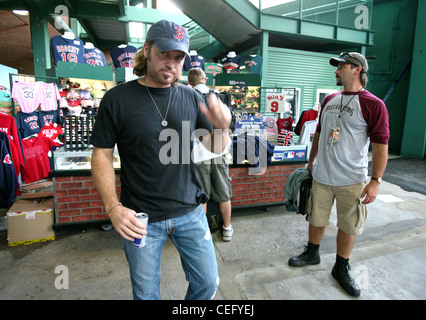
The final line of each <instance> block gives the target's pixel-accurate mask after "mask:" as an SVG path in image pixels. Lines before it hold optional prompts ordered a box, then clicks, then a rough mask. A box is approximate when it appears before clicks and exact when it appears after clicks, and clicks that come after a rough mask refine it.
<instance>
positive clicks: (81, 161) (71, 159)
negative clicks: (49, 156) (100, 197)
mask: <svg viewBox="0 0 426 320" xmlns="http://www.w3.org/2000/svg"><path fill="white" fill-rule="evenodd" d="M92 152H93V149H92V148H82V149H66V148H64V147H61V148H59V149H57V150H56V151H54V152H53V168H54V171H75V170H88V171H90V170H91V167H90V162H91V159H92ZM113 165H114V168H115V169H119V168H120V156H119V155H118V151H117V149H116V148H115V149H114V154H113Z"/></svg>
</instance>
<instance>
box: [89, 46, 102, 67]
mask: <svg viewBox="0 0 426 320" xmlns="http://www.w3.org/2000/svg"><path fill="white" fill-rule="evenodd" d="M84 61H85V62H86V63H87V64H91V65H94V66H104V67H105V66H107V65H108V64H107V62H106V59H105V55H104V53H103V52H102V51H101V50H99V49H98V48H91V49H86V48H84Z"/></svg>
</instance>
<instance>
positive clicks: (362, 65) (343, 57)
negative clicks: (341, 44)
mask: <svg viewBox="0 0 426 320" xmlns="http://www.w3.org/2000/svg"><path fill="white" fill-rule="evenodd" d="M348 57H349V58H352V59H355V60H356V61H358V62H359V63H360V64H361V67H362V69H364V64H363V63H362V62H361V61H360V60H359V59H358V58H355V57H354V56H351V54H350V53H349V52H342V53H341V54H340V56H339V58H341V59H345V60H346V58H348Z"/></svg>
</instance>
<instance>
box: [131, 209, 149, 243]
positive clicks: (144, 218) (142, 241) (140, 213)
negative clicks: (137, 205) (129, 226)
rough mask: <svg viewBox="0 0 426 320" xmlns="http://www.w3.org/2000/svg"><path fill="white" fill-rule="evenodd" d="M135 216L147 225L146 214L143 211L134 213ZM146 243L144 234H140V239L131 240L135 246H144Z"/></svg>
mask: <svg viewBox="0 0 426 320" xmlns="http://www.w3.org/2000/svg"><path fill="white" fill-rule="evenodd" d="M136 218H138V219H139V220H140V221H141V222H142V223H143V224H144V225H145V226H147V225H148V214H147V213H144V212H138V213H136ZM145 244H146V235H142V239H135V240H133V245H134V246H135V247H137V248H142V247H145Z"/></svg>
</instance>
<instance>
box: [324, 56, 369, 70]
mask: <svg viewBox="0 0 426 320" xmlns="http://www.w3.org/2000/svg"><path fill="white" fill-rule="evenodd" d="M339 63H351V64H354V65H356V66H361V67H362V70H363V71H364V72H367V71H368V62H367V59H365V57H364V56H363V55H362V54H361V53H358V52H342V53H341V54H340V56H339V57H338V58H331V59H330V64H331V65H332V66H333V67H337V66H338V65H339Z"/></svg>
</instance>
